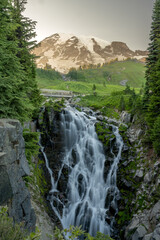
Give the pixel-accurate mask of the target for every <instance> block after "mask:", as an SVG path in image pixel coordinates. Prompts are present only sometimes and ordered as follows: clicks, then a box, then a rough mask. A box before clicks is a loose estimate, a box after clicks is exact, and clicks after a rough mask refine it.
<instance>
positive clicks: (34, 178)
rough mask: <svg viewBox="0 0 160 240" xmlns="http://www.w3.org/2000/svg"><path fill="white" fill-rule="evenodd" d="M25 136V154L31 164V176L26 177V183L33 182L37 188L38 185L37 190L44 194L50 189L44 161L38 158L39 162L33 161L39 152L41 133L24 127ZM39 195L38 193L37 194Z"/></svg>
mask: <svg viewBox="0 0 160 240" xmlns="http://www.w3.org/2000/svg"><path fill="white" fill-rule="evenodd" d="M23 137H24V140H25V154H26V158H27V160H28V163H29V165H30V169H31V172H32V174H31V176H27V177H24V180H25V182H26V185H29V184H31V185H32V184H33V186H35V188H37V187H38V189H37V190H36V191H38V190H39V191H40V192H41V194H42V196H44V195H45V194H46V192H47V191H48V188H47V182H46V180H45V177H44V174H43V170H42V167H41V164H42V162H41V161H40V160H39V159H37V164H35V163H34V162H33V161H32V158H33V157H37V156H38V153H39V148H40V147H39V145H38V142H39V133H38V132H31V131H30V130H29V129H24V131H23ZM37 196H38V195H37Z"/></svg>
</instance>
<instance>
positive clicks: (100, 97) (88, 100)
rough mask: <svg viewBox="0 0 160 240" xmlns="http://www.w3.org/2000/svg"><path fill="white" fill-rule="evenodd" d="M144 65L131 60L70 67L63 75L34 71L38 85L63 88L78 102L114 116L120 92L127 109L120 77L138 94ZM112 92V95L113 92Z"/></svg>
mask: <svg viewBox="0 0 160 240" xmlns="http://www.w3.org/2000/svg"><path fill="white" fill-rule="evenodd" d="M144 72H145V66H144V64H141V63H140V62H138V61H135V60H127V61H123V62H113V63H110V64H106V65H104V66H103V67H100V68H95V69H84V70H77V71H76V70H73V71H72V74H68V75H66V76H65V79H64V78H63V76H62V75H61V74H59V73H58V72H56V71H54V70H40V69H38V70H37V81H38V85H39V87H40V88H48V89H55V90H67V91H72V92H74V93H76V94H79V95H80V97H81V96H82V95H83V97H81V101H80V103H79V104H80V105H83V106H89V107H93V108H95V109H101V111H103V112H104V114H106V115H109V116H113V117H117V109H119V105H120V100H121V97H122V95H124V101H125V107H126V109H127V108H128V106H129V105H128V104H129V97H130V96H129V95H126V94H124V92H123V90H124V89H125V88H126V87H125V86H121V85H120V82H121V81H122V80H128V82H127V84H128V85H129V86H130V87H131V89H132V88H133V87H134V88H135V93H139V91H140V87H141V86H142V85H144V83H145V78H144V74H145V73H144ZM93 85H95V86H96V90H95V92H96V96H95V95H94V93H93ZM113 93H114V94H113Z"/></svg>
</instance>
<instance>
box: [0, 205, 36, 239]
mask: <svg viewBox="0 0 160 240" xmlns="http://www.w3.org/2000/svg"><path fill="white" fill-rule="evenodd" d="M7 210H8V209H7V207H0V239H1V240H34V239H37V240H38V239H39V237H40V233H39V231H38V229H37V230H36V232H35V233H30V235H28V236H27V231H26V230H25V229H24V228H23V225H22V223H20V224H18V223H14V222H13V219H12V218H11V217H9V216H8V214H7Z"/></svg>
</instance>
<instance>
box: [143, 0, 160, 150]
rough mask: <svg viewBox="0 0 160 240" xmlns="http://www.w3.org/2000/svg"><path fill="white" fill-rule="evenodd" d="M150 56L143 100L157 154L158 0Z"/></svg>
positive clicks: (159, 109) (159, 101)
mask: <svg viewBox="0 0 160 240" xmlns="http://www.w3.org/2000/svg"><path fill="white" fill-rule="evenodd" d="M150 40H151V42H150V44H149V48H148V51H149V55H148V58H147V64H146V85H145V94H144V98H143V103H144V108H145V115H146V121H147V124H148V127H149V130H148V135H150V141H152V143H153V146H154V148H155V151H156V153H157V154H160V151H159V150H158V142H159V136H158V134H156V131H157V133H158V132H159V129H160V128H159V127H160V125H159V116H160V0H156V1H155V3H154V8H153V15H152V25H151V31H150Z"/></svg>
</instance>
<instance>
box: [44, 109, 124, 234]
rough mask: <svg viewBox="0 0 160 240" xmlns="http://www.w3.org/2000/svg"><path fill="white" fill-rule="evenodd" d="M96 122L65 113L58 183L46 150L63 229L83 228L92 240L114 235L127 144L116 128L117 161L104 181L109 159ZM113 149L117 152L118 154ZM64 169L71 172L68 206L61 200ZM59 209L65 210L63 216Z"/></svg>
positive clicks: (69, 111) (54, 202)
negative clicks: (119, 170) (120, 166)
mask: <svg viewBox="0 0 160 240" xmlns="http://www.w3.org/2000/svg"><path fill="white" fill-rule="evenodd" d="M95 122H96V117H94V116H87V115H86V114H85V113H84V112H79V111H77V110H75V109H66V110H65V111H64V112H63V113H61V133H62V136H63V138H64V140H63V141H64V157H63V159H62V167H61V169H60V171H59V175H58V178H57V180H56V181H55V180H54V178H53V174H52V171H51V169H50V167H49V163H48V159H47V157H46V155H45V152H44V151H43V149H42V152H43V154H44V157H45V161H46V166H47V168H48V170H49V173H50V176H51V184H52V189H51V191H50V194H49V199H50V203H51V206H52V208H53V210H54V212H55V213H56V215H57V216H58V218H59V220H60V221H61V223H62V226H63V228H68V227H69V226H70V225H74V226H80V225H81V226H82V229H84V230H86V231H87V232H89V233H90V234H91V235H92V236H95V235H96V233H97V232H102V233H104V234H108V235H112V233H113V228H114V223H115V218H114V216H115V215H116V214H117V212H118V208H117V200H118V199H119V190H118V188H117V186H116V175H117V167H118V163H119V160H120V157H121V151H122V147H123V141H122V138H121V136H120V134H119V132H118V127H116V126H112V131H113V134H114V135H115V144H114V146H111V149H110V155H112V156H113V161H112V163H111V164H110V167H109V170H108V174H107V176H106V177H105V178H104V167H105V161H107V156H105V154H104V150H103V144H102V143H101V142H100V141H99V140H98V137H97V134H96V131H95V126H94V124H95ZM113 148H116V151H114V149H113ZM64 166H67V167H68V169H69V175H68V182H66V186H65V187H66V192H67V200H66V201H65V202H64V201H61V200H60V198H59V197H57V193H58V189H57V186H58V182H59V180H60V177H61V172H62V170H63V167H64ZM58 206H61V208H62V211H61V213H60V211H59V210H58ZM111 212H112V214H111Z"/></svg>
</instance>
